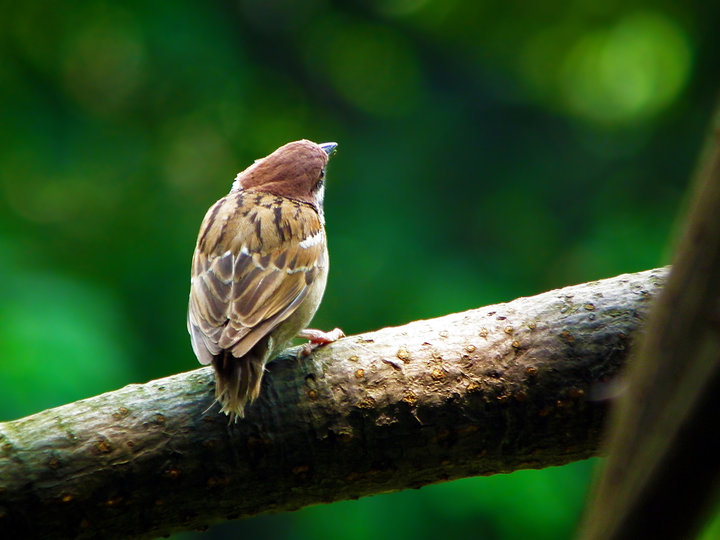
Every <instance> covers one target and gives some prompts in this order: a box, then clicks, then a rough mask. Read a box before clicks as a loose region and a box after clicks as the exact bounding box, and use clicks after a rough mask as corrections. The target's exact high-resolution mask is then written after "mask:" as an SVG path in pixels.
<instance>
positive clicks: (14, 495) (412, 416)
mask: <svg viewBox="0 0 720 540" xmlns="http://www.w3.org/2000/svg"><path fill="white" fill-rule="evenodd" d="M665 276H666V270H665V269H657V270H651V271H647V272H641V273H638V274H627V275H623V276H618V277H616V278H612V279H608V280H603V281H597V282H593V283H587V284H583V285H578V286H574V287H567V288H565V289H560V290H556V291H551V292H548V293H544V294H541V295H538V296H535V297H531V298H520V299H517V300H515V301H513V302H510V303H507V304H498V305H495V306H490V307H486V308H481V309H477V310H472V311H468V312H465V313H458V314H453V315H448V316H446V317H441V318H438V319H434V320H428V321H418V322H414V323H411V324H408V325H406V326H402V327H398V328H386V329H383V330H380V331H377V332H372V333H368V334H363V335H359V336H351V337H348V338H346V339H343V340H341V341H339V342H337V343H335V344H333V345H331V346H328V347H325V348H323V349H321V350H318V351H317V352H316V354H315V357H314V359H303V360H299V361H296V360H294V359H289V358H287V357H286V358H284V359H281V360H279V361H277V362H274V363H273V364H271V366H270V371H269V373H268V374H267V376H266V378H265V380H264V381H263V390H262V394H261V397H260V399H259V400H258V402H256V403H255V404H254V405H253V406H251V407H250V408H249V410H248V414H247V417H246V418H245V420H244V421H241V422H239V423H237V424H235V425H231V426H228V425H227V420H226V419H225V417H224V416H221V415H219V414H218V412H217V405H215V406H213V407H212V408H211V410H210V411H208V412H204V411H205V410H206V409H207V408H208V407H210V406H211V404H212V386H213V382H212V373H211V371H210V370H209V369H198V370H195V371H192V372H188V373H181V374H179V375H174V376H172V377H168V378H165V379H161V380H157V381H151V382H149V383H147V384H143V385H130V386H127V387H125V388H122V389H120V390H118V391H115V392H110V393H107V394H103V395H101V396H97V397H94V398H91V399H87V400H83V401H79V402H77V403H71V404H68V405H65V406H63V407H58V408H56V409H52V410H47V411H44V412H41V413H39V414H36V415H33V416H30V417H27V418H23V419H20V420H16V421H14V422H6V423H3V424H0V537H2V538H17V537H22V538H47V537H50V536H52V537H53V538H61V537H65V538H71V537H81V538H90V537H103V538H120V537H127V536H140V537H153V536H157V535H161V534H167V533H169V532H172V531H175V530H181V529H189V528H197V527H202V526H203V525H206V524H208V523H211V522H214V521H218V520H222V519H232V518H237V517H243V516H249V515H253V514H257V513H260V512H266V511H282V510H293V509H297V508H300V507H302V506H306V505H309V504H314V503H320V502H331V501H337V500H341V499H348V498H354V497H360V496H363V495H369V494H373V493H379V492H387V491H395V490H400V489H405V488H409V487H419V486H422V485H425V484H429V483H433V482H441V481H445V480H451V479H455V478H461V477H466V476H473V475H486V474H493V473H498V472H508V471H513V470H516V469H522V468H539V467H547V466H550V465H561V464H564V463H568V462H571V461H575V460H579V459H584V458H587V457H589V456H592V455H595V454H596V453H597V449H598V442H599V436H600V433H601V427H602V423H603V419H604V418H605V414H606V402H605V400H603V399H601V398H599V397H598V396H600V397H602V396H603V394H606V390H608V388H612V386H613V381H614V380H615V376H616V374H617V372H618V370H619V369H620V367H621V366H622V364H623V362H624V361H625V359H626V356H627V353H628V348H629V345H630V342H631V338H632V336H633V334H634V333H635V332H636V330H637V327H638V325H639V324H640V323H641V321H642V320H643V318H644V317H645V314H646V312H647V309H648V303H649V302H648V301H649V299H650V298H651V296H652V295H653V294H654V293H655V292H656V291H657V290H658V289H659V287H661V286H662V284H663V282H664V279H665ZM593 396H594V397H593Z"/></svg>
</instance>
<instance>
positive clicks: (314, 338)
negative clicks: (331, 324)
mask: <svg viewBox="0 0 720 540" xmlns="http://www.w3.org/2000/svg"><path fill="white" fill-rule="evenodd" d="M298 337H299V338H300V339H308V340H310V343H306V344H305V345H303V346H302V348H301V349H300V356H309V355H310V354H311V353H312V352H313V351H314V350H315V349H317V348H318V347H321V346H322V345H327V344H328V343H332V342H333V341H337V340H338V339H340V338H342V337H345V333H344V332H343V331H342V330H340V329H339V328H336V329H335V330H332V331H330V332H323V331H322V330H314V329H312V328H306V329H305V330H301V331H300V332H299V333H298Z"/></svg>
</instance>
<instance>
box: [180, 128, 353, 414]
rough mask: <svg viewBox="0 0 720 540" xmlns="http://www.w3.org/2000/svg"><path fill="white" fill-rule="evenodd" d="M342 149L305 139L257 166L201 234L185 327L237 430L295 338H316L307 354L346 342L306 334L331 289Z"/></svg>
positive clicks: (335, 334)
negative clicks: (330, 186) (336, 175)
mask: <svg viewBox="0 0 720 540" xmlns="http://www.w3.org/2000/svg"><path fill="white" fill-rule="evenodd" d="M336 147H337V143H334V142H330V143H323V144H315V143H314V142H311V141H308V140H300V141H295V142H291V143H288V144H286V145H284V146H281V147H280V148H278V149H277V150H275V151H274V152H273V153H272V154H270V155H268V156H267V157H265V158H262V159H258V160H256V161H255V163H253V164H252V165H250V166H249V167H248V168H247V169H245V170H244V171H242V172H241V173H239V174H238V175H237V176H236V177H235V181H234V182H233V184H232V188H231V190H230V193H228V195H226V196H225V197H223V198H222V199H220V200H219V201H217V202H216V203H215V204H214V205H212V206H211V207H210V209H209V210H208V211H207V213H206V215H205V218H204V219H203V222H202V225H201V226H200V233H199V235H198V239H197V244H196V245H195V252H194V253H193V259H192V271H191V279H190V302H189V307H188V318H187V326H188V331H189V332H190V338H191V343H192V348H193V351H194V352H195V356H197V358H198V360H199V361H200V363H201V364H204V365H207V364H212V366H213V368H214V370H215V382H216V384H215V396H216V401H217V402H219V403H220V405H221V407H222V412H224V413H225V414H226V415H228V416H229V417H230V421H231V422H233V421H237V419H238V417H239V418H242V417H244V416H245V408H246V407H247V406H248V405H249V404H250V403H252V402H253V400H255V399H256V398H257V397H258V395H259V394H260V385H261V382H262V377H263V372H264V370H265V365H266V364H267V363H268V362H269V361H270V360H272V358H273V357H274V356H276V355H277V354H278V353H279V352H280V351H281V350H282V349H283V348H284V347H285V346H286V345H287V344H288V342H289V341H290V340H291V339H293V338H294V337H295V336H298V337H301V338H305V339H309V340H310V344H309V345H310V347H311V348H310V349H305V352H306V353H307V352H308V351H309V350H311V349H312V347H315V346H319V345H322V344H325V343H330V342H332V341H335V340H336V339H338V338H340V337H342V336H343V335H344V334H343V333H342V331H341V330H340V329H338V328H336V329H335V330H333V331H332V332H321V331H319V330H312V329H305V328H306V326H307V325H308V324H309V323H310V320H311V319H312V318H313V315H314V314H315V311H316V310H317V308H318V306H319V305H320V300H321V299H322V296H323V293H324V292H325V284H326V283H327V275H328V250H327V240H326V236H325V218H324V215H323V196H324V192H325V168H326V166H327V163H328V159H329V158H330V156H331V155H332V154H333V153H334V152H335V148H336ZM303 329H305V330H303Z"/></svg>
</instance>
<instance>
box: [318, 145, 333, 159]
mask: <svg viewBox="0 0 720 540" xmlns="http://www.w3.org/2000/svg"><path fill="white" fill-rule="evenodd" d="M318 146H320V148H322V149H323V150H325V153H326V154H327V155H328V157H330V156H332V155H333V154H334V153H335V149H336V148H337V143H336V142H324V143H321V144H319V145H318Z"/></svg>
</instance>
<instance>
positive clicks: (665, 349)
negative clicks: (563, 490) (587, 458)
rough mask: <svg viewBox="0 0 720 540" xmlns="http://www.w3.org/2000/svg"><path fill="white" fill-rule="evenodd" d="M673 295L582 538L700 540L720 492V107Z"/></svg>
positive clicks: (637, 373)
mask: <svg viewBox="0 0 720 540" xmlns="http://www.w3.org/2000/svg"><path fill="white" fill-rule="evenodd" d="M710 127H711V129H710V133H709V135H708V137H707V140H706V143H705V148H704V152H703V155H702V156H701V159H700V166H699V167H698V171H697V173H696V177H695V185H694V189H693V192H692V200H691V205H690V208H689V210H690V211H689V213H688V216H687V220H686V221H687V222H686V223H685V226H684V227H683V231H682V235H681V237H680V242H679V245H678V249H677V252H676V254H675V257H674V260H673V267H672V272H671V274H670V277H669V278H668V282H667V287H665V289H664V290H663V293H662V294H661V295H660V297H659V298H658V301H657V302H656V303H655V307H654V308H653V313H652V314H651V316H650V319H649V321H648V324H647V331H646V332H645V336H644V338H643V339H642V340H641V341H640V344H639V346H638V354H637V358H636V359H634V361H633V362H632V366H631V369H629V370H628V374H627V383H628V391H627V392H625V394H624V395H623V396H622V399H620V400H618V406H617V409H616V411H615V412H614V414H613V418H614V420H613V422H612V425H611V429H610V431H609V436H608V444H607V448H608V451H609V457H608V460H607V463H606V466H605V468H604V471H603V472H602V474H601V475H600V476H599V478H598V481H597V483H596V485H595V489H594V493H593V496H592V498H591V499H590V504H589V505H588V508H587V510H586V516H585V519H584V523H583V528H582V531H581V534H580V536H579V538H582V539H583V540H608V539H613V540H620V539H626V538H627V539H634V538H694V537H695V536H696V535H697V534H698V533H699V529H700V527H702V526H703V524H704V522H705V520H707V518H708V517H709V515H711V512H712V511H713V510H715V508H716V507H717V503H718V494H719V493H720V462H719V461H718V455H719V454H720V434H719V433H718V429H717V427H718V415H719V414H720V227H718V215H719V214H720V103H719V104H718V105H717V106H716V108H715V112H714V115H713V122H712V124H711V126H710Z"/></svg>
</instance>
